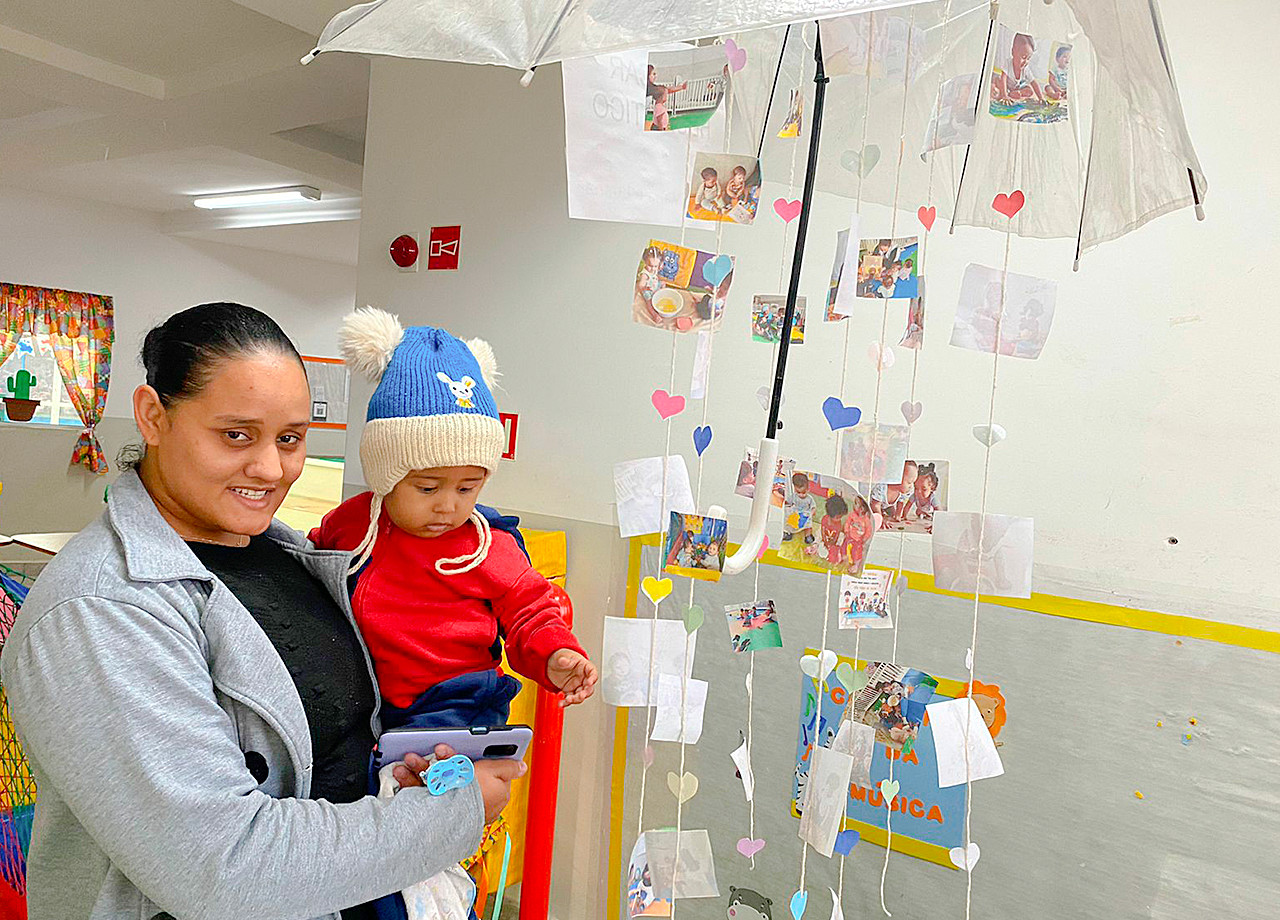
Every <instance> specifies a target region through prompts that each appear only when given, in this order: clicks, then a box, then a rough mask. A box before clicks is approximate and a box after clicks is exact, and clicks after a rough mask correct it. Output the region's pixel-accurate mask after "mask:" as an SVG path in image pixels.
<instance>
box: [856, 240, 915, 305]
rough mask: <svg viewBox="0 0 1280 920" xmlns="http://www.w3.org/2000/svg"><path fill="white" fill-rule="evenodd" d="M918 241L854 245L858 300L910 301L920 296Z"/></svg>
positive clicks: (862, 242)
mask: <svg viewBox="0 0 1280 920" xmlns="http://www.w3.org/2000/svg"><path fill="white" fill-rule="evenodd" d="M919 250H920V240H919V238H918V237H914V236H909V237H902V238H900V239H893V240H885V239H870V240H860V241H859V243H858V288H857V296H858V297H859V298H860V299H864V300H866V299H881V300H884V299H890V298H892V299H899V300H910V299H912V298H914V297H918V296H919V293H920V279H919V275H918V273H917V271H916V268H917V266H918V264H919V261H920V259H919Z"/></svg>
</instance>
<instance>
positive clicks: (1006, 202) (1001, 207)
mask: <svg viewBox="0 0 1280 920" xmlns="http://www.w3.org/2000/svg"><path fill="white" fill-rule="evenodd" d="M1026 203H1027V196H1026V195H1024V194H1022V189H1018V190H1017V191H1016V192H1014V193H1013V194H1012V195H1006V194H1005V193H1004V192H1001V193H1000V194H999V195H997V196H996V197H995V200H994V201H992V202H991V207H993V208H995V209H996V210H997V211H999V212H1000V213H1001V214H1003V215H1004V216H1005V217H1007V218H1009V219H1010V220H1012V219H1013V215H1015V214H1017V213H1018V212H1019V211H1021V210H1022V206H1023V205H1024V204H1026Z"/></svg>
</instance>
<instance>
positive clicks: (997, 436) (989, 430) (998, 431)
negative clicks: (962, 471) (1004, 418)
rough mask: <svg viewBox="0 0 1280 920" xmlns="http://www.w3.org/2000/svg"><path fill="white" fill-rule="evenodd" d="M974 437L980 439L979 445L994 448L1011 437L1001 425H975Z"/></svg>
mask: <svg viewBox="0 0 1280 920" xmlns="http://www.w3.org/2000/svg"><path fill="white" fill-rule="evenodd" d="M973 436H974V437H975V438H977V439H978V443H979V444H985V445H987V446H988V447H993V446H995V445H996V444H999V443H1000V442H1001V441H1003V440H1004V439H1005V438H1007V437H1009V433H1008V432H1007V431H1005V430H1004V428H1002V427H1001V426H1000V425H974V426H973Z"/></svg>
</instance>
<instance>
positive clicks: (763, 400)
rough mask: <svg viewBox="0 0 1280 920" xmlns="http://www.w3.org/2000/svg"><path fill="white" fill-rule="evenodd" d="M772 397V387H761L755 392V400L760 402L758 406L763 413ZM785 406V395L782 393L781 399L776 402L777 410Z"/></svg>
mask: <svg viewBox="0 0 1280 920" xmlns="http://www.w3.org/2000/svg"><path fill="white" fill-rule="evenodd" d="M772 397H773V387H769V386H762V387H760V389H758V390H756V399H758V400H759V401H760V406H761V408H763V409H764V410H765V411H768V409H769V400H770V399H771V398H772ZM786 404H787V394H786V393H783V394H782V398H781V399H780V400H778V408H779V409H781V408H782V407H783V406H785V405H786Z"/></svg>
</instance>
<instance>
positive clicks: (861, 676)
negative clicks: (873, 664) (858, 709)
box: [845, 668, 871, 693]
mask: <svg viewBox="0 0 1280 920" xmlns="http://www.w3.org/2000/svg"><path fill="white" fill-rule="evenodd" d="M870 679H871V675H870V674H868V673H867V669H866V668H863V669H862V670H861V671H854V672H853V684H852V685H850V686H849V687H846V688H845V689H846V690H848V692H850V693H857V692H858V691H859V690H861V689H862V688H863V687H865V686H866V685H867V681H868V680H870Z"/></svg>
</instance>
